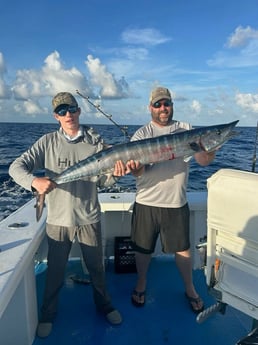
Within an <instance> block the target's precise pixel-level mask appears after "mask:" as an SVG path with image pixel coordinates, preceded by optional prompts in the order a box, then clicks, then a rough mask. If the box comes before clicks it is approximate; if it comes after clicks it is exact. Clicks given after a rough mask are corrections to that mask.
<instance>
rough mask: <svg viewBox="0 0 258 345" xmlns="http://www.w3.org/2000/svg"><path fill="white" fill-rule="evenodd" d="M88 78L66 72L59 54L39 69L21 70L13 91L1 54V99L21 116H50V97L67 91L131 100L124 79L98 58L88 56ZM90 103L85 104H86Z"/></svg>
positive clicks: (13, 84)
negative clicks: (109, 69) (115, 74)
mask: <svg viewBox="0 0 258 345" xmlns="http://www.w3.org/2000/svg"><path fill="white" fill-rule="evenodd" d="M85 64H86V67H87V71H86V72H87V75H88V77H87V76H86V75H85V74H83V73H82V72H81V71H80V70H78V69H77V68H76V67H71V68H66V67H65V64H64V63H63V62H62V60H61V58H60V54H59V53H58V52H57V51H54V52H52V53H51V54H49V55H48V56H47V57H46V58H45V60H44V62H43V64H42V67H40V68H39V69H20V70H17V71H16V76H15V79H14V80H13V82H12V84H11V86H10V87H8V86H7V84H6V83H5V80H4V74H7V70H6V66H5V62H4V56H3V54H2V53H1V52H0V99H10V100H11V101H12V102H14V103H13V109H14V110H15V111H16V112H17V113H18V112H21V113H23V114H25V115H26V114H27V115H30V116H32V115H33V116H35V115H37V114H42V113H46V112H47V107H49V106H50V102H49V101H48V103H47V107H46V106H44V103H45V102H46V101H47V98H48V97H52V96H53V95H54V94H56V93H57V92H60V91H62V90H66V91H69V92H72V93H75V91H76V90H79V91H81V92H82V93H83V94H85V95H87V96H88V97H95V98H96V96H95V95H96V94H98V95H100V96H101V97H103V98H106V99H110V98H112V99H121V98H128V96H129V94H130V93H129V85H128V83H127V81H126V80H125V78H124V77H123V76H121V77H120V78H119V79H117V78H115V76H114V75H113V74H112V73H110V72H109V71H108V70H107V67H106V66H105V65H103V64H102V63H101V61H100V60H99V59H97V58H94V57H92V56H91V55H89V56H88V57H87V61H86V62H85ZM86 103H87V102H84V104H86Z"/></svg>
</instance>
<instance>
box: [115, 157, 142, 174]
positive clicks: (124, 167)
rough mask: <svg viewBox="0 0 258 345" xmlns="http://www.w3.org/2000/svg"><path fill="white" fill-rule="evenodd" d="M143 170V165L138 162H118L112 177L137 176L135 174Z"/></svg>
mask: <svg viewBox="0 0 258 345" xmlns="http://www.w3.org/2000/svg"><path fill="white" fill-rule="evenodd" d="M143 168H144V167H143V165H141V163H140V162H138V161H134V160H130V161H128V162H127V163H126V164H124V162H122V161H121V160H120V161H117V162H116V164H115V168H114V172H113V176H124V175H127V174H130V173H132V174H133V175H134V176H139V175H137V174H138V173H139V172H141V173H142V171H143Z"/></svg>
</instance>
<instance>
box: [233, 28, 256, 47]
mask: <svg viewBox="0 0 258 345" xmlns="http://www.w3.org/2000/svg"><path fill="white" fill-rule="evenodd" d="M252 40H258V30H254V29H252V28H251V27H250V26H247V27H246V28H243V27H242V26H238V27H237V28H236V30H235V32H234V33H233V34H232V35H230V36H229V38H228V41H227V43H226V46H227V47H228V48H235V47H241V46H246V45H248V44H249V42H250V41H252Z"/></svg>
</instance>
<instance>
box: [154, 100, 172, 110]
mask: <svg viewBox="0 0 258 345" xmlns="http://www.w3.org/2000/svg"><path fill="white" fill-rule="evenodd" d="M162 105H164V107H171V106H172V105H173V103H172V102H171V101H164V102H160V101H158V102H155V103H153V104H152V107H153V108H156V109H158V108H160V107H161V106H162Z"/></svg>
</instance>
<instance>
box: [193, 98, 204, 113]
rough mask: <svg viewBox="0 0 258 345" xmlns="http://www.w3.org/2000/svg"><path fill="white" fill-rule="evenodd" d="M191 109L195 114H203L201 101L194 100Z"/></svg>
mask: <svg viewBox="0 0 258 345" xmlns="http://www.w3.org/2000/svg"><path fill="white" fill-rule="evenodd" d="M191 109H192V110H193V111H194V112H195V113H197V114H199V113H200V112H201V109H202V107H201V103H200V102H199V101H196V100H193V101H192V104H191Z"/></svg>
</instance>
